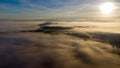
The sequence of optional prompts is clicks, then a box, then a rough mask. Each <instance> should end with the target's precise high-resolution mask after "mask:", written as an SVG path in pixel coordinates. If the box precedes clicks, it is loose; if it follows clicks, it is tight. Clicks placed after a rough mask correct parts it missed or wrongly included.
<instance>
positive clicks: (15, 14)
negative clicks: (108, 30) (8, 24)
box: [0, 0, 120, 19]
mask: <svg viewBox="0 0 120 68" xmlns="http://www.w3.org/2000/svg"><path fill="white" fill-rule="evenodd" d="M105 1H110V2H114V3H116V4H117V5H118V6H119V3H120V0H0V19H42V18H81V17H97V16H99V15H100V12H99V9H98V5H99V4H101V3H103V2H105ZM117 15H118V14H117Z"/></svg>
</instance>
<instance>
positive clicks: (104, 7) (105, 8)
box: [100, 2, 115, 15]
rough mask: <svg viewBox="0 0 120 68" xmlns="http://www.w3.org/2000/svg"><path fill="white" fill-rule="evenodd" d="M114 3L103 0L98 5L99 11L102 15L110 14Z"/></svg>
mask: <svg viewBox="0 0 120 68" xmlns="http://www.w3.org/2000/svg"><path fill="white" fill-rule="evenodd" d="M114 9H115V5H114V3H112V2H105V3H102V4H101V5H100V11H101V12H102V13H103V14H104V15H110V14H112V12H114Z"/></svg>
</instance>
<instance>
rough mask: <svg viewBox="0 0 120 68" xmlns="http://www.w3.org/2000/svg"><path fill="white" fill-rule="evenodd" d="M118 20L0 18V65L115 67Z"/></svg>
mask: <svg viewBox="0 0 120 68" xmlns="http://www.w3.org/2000/svg"><path fill="white" fill-rule="evenodd" d="M119 67H120V23H118V22H105V23H104V22H46V21H0V68H119Z"/></svg>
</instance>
